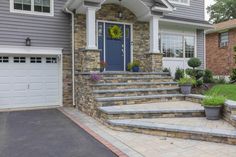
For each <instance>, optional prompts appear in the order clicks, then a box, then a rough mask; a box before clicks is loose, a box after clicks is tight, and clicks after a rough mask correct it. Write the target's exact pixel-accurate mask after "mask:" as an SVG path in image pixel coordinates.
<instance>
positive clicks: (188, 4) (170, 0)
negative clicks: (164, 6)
mask: <svg viewBox="0 0 236 157" xmlns="http://www.w3.org/2000/svg"><path fill="white" fill-rule="evenodd" d="M169 2H170V3H173V4H179V5H187V6H190V0H188V3H181V2H175V1H172V0H169Z"/></svg>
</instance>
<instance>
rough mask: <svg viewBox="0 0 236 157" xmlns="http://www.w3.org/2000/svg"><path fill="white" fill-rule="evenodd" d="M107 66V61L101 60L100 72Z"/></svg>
mask: <svg viewBox="0 0 236 157" xmlns="http://www.w3.org/2000/svg"><path fill="white" fill-rule="evenodd" d="M106 67H107V62H106V61H101V62H100V72H104V70H105V68H106Z"/></svg>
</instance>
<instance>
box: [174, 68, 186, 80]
mask: <svg viewBox="0 0 236 157" xmlns="http://www.w3.org/2000/svg"><path fill="white" fill-rule="evenodd" d="M183 77H184V70H182V69H179V68H178V69H176V72H175V80H180V79H181V78H183Z"/></svg>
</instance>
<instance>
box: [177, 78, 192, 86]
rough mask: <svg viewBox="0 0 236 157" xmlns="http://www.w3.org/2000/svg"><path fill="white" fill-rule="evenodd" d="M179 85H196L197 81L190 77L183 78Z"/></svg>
mask: <svg viewBox="0 0 236 157" xmlns="http://www.w3.org/2000/svg"><path fill="white" fill-rule="evenodd" d="M178 83H179V85H195V84H196V80H195V79H192V78H188V77H184V78H181V79H180V80H179V81H178Z"/></svg>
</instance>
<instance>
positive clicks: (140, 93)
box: [94, 89, 180, 98]
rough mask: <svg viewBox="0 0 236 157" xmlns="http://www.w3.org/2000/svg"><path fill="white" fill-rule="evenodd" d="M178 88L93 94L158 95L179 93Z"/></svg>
mask: <svg viewBox="0 0 236 157" xmlns="http://www.w3.org/2000/svg"><path fill="white" fill-rule="evenodd" d="M179 93H180V92H179V89H176V90H163V91H145V92H144V91H142V92H117V93H111V92H107V93H94V96H95V97H97V98H99V97H122V96H143V95H160V94H179Z"/></svg>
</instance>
